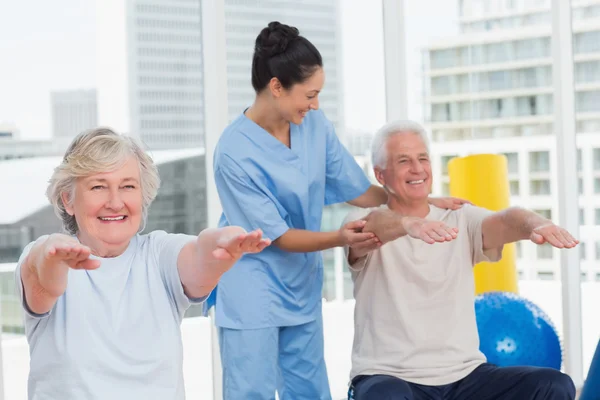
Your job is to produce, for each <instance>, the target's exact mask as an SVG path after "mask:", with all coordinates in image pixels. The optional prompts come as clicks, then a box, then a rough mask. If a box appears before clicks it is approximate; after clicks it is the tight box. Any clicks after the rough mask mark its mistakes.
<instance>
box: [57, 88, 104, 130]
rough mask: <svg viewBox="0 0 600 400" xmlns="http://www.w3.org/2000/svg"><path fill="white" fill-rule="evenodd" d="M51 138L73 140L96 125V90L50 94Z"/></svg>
mask: <svg viewBox="0 0 600 400" xmlns="http://www.w3.org/2000/svg"><path fill="white" fill-rule="evenodd" d="M50 99H51V100H50V101H51V106H52V107H51V108H52V136H53V138H67V139H69V140H70V139H73V138H74V137H75V136H77V134H79V133H80V132H83V131H85V130H87V129H91V128H95V127H96V126H97V125H98V102H97V98H96V90H95V89H89V90H65V91H56V92H52V93H50Z"/></svg>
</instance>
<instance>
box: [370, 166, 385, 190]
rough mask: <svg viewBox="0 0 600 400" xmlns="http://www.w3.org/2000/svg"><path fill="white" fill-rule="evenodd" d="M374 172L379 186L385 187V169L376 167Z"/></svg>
mask: <svg viewBox="0 0 600 400" xmlns="http://www.w3.org/2000/svg"><path fill="white" fill-rule="evenodd" d="M373 171H374V172H375V179H377V182H379V184H380V185H381V186H385V178H384V176H383V169H381V168H379V167H375V168H373Z"/></svg>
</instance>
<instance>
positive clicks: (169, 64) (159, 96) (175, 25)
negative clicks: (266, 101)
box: [96, 0, 343, 149]
mask: <svg viewBox="0 0 600 400" xmlns="http://www.w3.org/2000/svg"><path fill="white" fill-rule="evenodd" d="M275 3H276V4H275ZM337 7H338V2H337V0H304V1H302V2H298V1H292V0H281V1H277V2H273V1H271V0H259V1H256V0H241V1H240V0H225V25H226V26H225V31H226V41H227V81H228V88H227V90H228V94H229V95H228V101H229V110H230V111H229V114H230V119H231V120H233V119H234V118H235V117H237V116H238V115H239V114H240V113H241V112H243V111H244V109H245V108H247V107H248V106H249V105H251V104H252V101H253V99H254V90H253V88H252V84H251V64H252V53H253V51H254V41H255V39H256V36H257V35H258V34H259V32H260V30H261V29H262V28H263V27H265V26H266V25H267V24H268V23H269V22H271V21H273V20H279V21H280V22H282V23H287V24H290V25H295V26H297V27H298V28H299V29H300V32H301V34H302V35H304V36H306V37H307V38H308V39H309V40H311V41H312V42H313V43H314V44H315V45H316V46H317V48H319V50H320V51H321V53H322V55H323V60H324V64H325V68H326V86H327V90H324V92H323V94H322V95H321V96H320V104H321V107H322V109H323V110H324V111H325V113H326V114H327V116H328V117H329V118H330V119H331V120H332V121H333V122H334V124H335V125H336V127H337V128H338V129H341V127H342V122H343V110H342V101H341V100H342V98H341V96H340V88H341V79H342V77H341V69H340V65H341V58H340V37H339V36H340V34H339V23H340V22H339V12H338V9H337ZM97 21H98V22H97V29H98V33H97V51H98V60H97V67H96V69H97V85H98V122H99V123H100V124H101V125H107V126H111V127H113V128H115V129H117V130H119V131H121V132H125V133H128V134H131V135H134V136H136V137H139V138H140V139H141V140H142V141H143V142H144V143H145V144H146V145H147V146H148V147H149V148H151V149H169V148H186V147H198V146H203V144H204V129H205V128H204V106H203V104H204V89H203V87H204V85H203V79H204V78H203V62H204V61H203V55H202V41H203V40H210V38H203V37H202V26H201V21H202V9H201V2H200V1H187V2H172V1H170V0H126V1H123V0H99V1H98V2H97ZM115 26H118V27H119V29H115Z"/></svg>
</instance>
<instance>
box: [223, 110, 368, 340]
mask: <svg viewBox="0 0 600 400" xmlns="http://www.w3.org/2000/svg"><path fill="white" fill-rule="evenodd" d="M290 140H291V147H290V148H288V147H287V146H285V145H284V144H283V143H281V142H280V141H279V140H277V139H276V138H275V137H273V136H272V135H271V134H269V133H268V132H267V131H265V130H264V129H262V128H261V127H260V126H258V125H257V124H255V123H254V122H253V121H251V120H250V119H248V118H246V116H245V115H243V114H242V115H241V116H240V117H239V118H237V119H236V120H235V121H234V122H233V123H232V124H231V125H230V126H229V127H228V128H227V129H226V130H225V131H224V132H223V134H222V136H221V138H220V140H219V143H218V144H217V147H216V149H215V156H214V171H215V182H216V186H217V190H218V193H219V198H220V201H221V205H222V207H223V215H222V216H221V219H220V222H219V226H226V225H239V226H242V227H243V228H245V229H246V230H248V231H250V230H254V229H257V228H260V229H262V231H263V232H264V235H265V236H266V237H268V238H269V239H271V240H275V239H277V238H279V237H280V236H281V235H283V234H284V233H285V232H286V231H287V230H288V229H290V228H295V229H306V230H310V231H319V230H320V226H321V217H322V212H323V207H324V206H325V205H327V204H333V203H338V202H345V201H349V200H352V199H355V198H357V197H359V196H360V195H362V194H363V193H364V192H365V191H366V190H367V189H368V188H369V186H370V182H369V180H368V179H367V177H366V175H365V174H364V172H363V170H362V169H361V168H360V166H359V165H358V164H357V163H356V161H355V160H354V157H352V155H351V154H350V153H349V152H348V151H347V150H346V149H345V148H344V146H342V144H341V143H340V141H339V140H338V138H337V136H336V134H335V131H334V129H333V126H332V124H331V122H329V121H328V120H327V119H326V117H325V115H324V114H323V113H322V112H321V111H311V112H309V113H308V114H307V116H306V117H305V118H304V120H303V122H302V124H301V125H293V124H292V125H291V128H290ZM322 286H323V262H322V258H321V253H320V252H313V253H288V252H285V251H282V250H280V249H279V248H277V247H276V246H269V247H268V248H266V249H265V250H264V251H262V252H261V253H258V254H249V255H245V256H244V257H242V259H241V260H240V261H239V262H238V263H237V264H236V265H235V266H234V267H233V268H232V269H231V270H229V271H228V272H226V273H225V274H224V275H223V277H222V278H221V280H220V282H219V285H218V287H217V298H218V301H217V302H216V324H217V326H220V327H225V328H232V329H258V328H268V327H277V326H293V325H301V324H304V323H307V322H310V321H313V320H314V319H315V318H316V315H317V313H319V312H320V309H319V307H320V301H321V291H322Z"/></svg>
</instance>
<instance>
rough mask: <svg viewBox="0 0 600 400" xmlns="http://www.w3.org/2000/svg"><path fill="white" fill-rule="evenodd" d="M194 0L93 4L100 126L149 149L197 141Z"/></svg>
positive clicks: (197, 20) (198, 62) (198, 50)
mask: <svg viewBox="0 0 600 400" xmlns="http://www.w3.org/2000/svg"><path fill="white" fill-rule="evenodd" d="M200 3H201V2H200V1H183V0H180V1H169V0H101V1H97V2H96V16H97V60H96V71H97V85H98V122H99V123H100V124H101V125H107V126H111V127H113V128H115V129H117V130H118V131H120V132H123V133H127V134H130V135H132V136H136V137H138V138H140V139H141V140H142V141H143V142H144V143H145V144H146V145H147V146H148V147H149V148H152V149H167V148H184V147H198V146H201V145H202V144H203V136H204V108H203V101H204V100H203V92H202V79H203V77H202V75H203V74H202V37H201V20H202V18H201V14H200Z"/></svg>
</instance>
